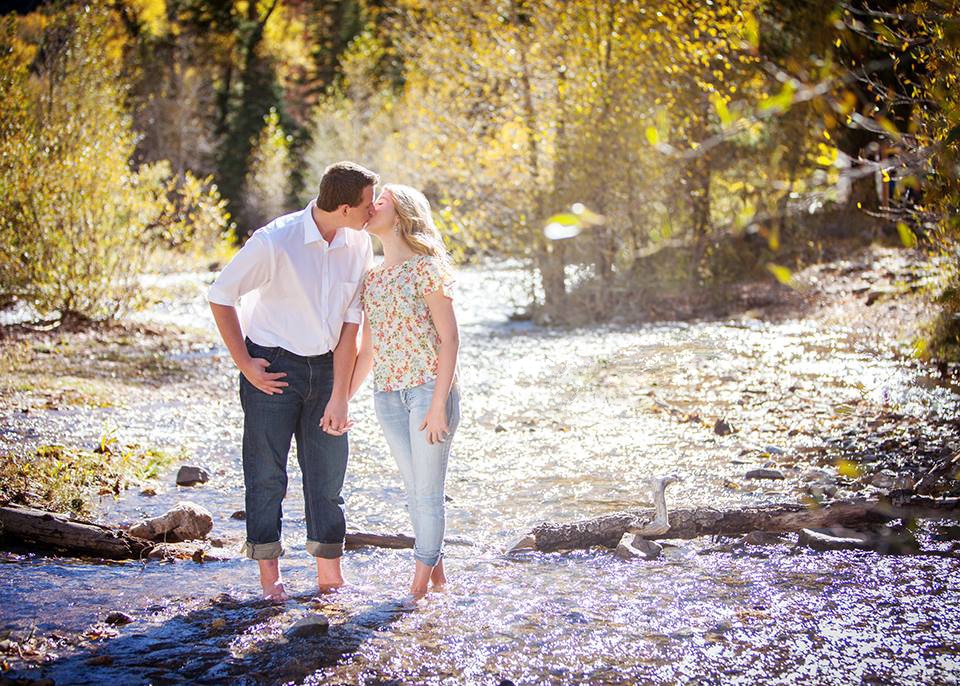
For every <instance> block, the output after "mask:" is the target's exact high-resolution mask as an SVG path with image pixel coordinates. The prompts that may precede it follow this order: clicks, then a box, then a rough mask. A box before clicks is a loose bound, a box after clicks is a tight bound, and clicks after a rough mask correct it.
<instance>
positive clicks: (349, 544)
mask: <svg viewBox="0 0 960 686" xmlns="http://www.w3.org/2000/svg"><path fill="white" fill-rule="evenodd" d="M414 540H415V539H414V538H413V536H408V535H407V534H372V533H367V532H363V531H348V532H347V535H346V537H345V539H344V543H343V545H344V547H345V548H348V549H351V548H362V547H364V546H372V547H375V548H398V549H399V548H412V547H413V544H414ZM443 542H444V543H445V544H446V545H462V546H472V545H473V542H472V541H470V540H468V539H465V538H460V537H458V536H447V537H446V538H444V539H443Z"/></svg>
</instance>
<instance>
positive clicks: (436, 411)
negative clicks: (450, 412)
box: [420, 405, 450, 445]
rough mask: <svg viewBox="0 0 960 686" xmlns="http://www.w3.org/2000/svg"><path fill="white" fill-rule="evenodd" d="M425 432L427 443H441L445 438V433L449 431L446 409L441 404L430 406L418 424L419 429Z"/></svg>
mask: <svg viewBox="0 0 960 686" xmlns="http://www.w3.org/2000/svg"><path fill="white" fill-rule="evenodd" d="M424 430H425V431H426V432H427V443H429V444H430V445H433V444H434V443H443V442H444V441H445V440H447V434H449V433H450V425H449V424H447V411H446V409H444V408H443V407H442V406H441V407H433V406H432V405H431V406H430V410H429V411H428V412H427V416H426V418H425V419H424V420H423V423H422V424H421V425H420V431H424Z"/></svg>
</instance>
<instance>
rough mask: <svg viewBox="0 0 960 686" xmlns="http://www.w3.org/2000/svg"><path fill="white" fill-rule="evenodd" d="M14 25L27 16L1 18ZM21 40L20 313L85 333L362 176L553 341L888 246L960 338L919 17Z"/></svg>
mask: <svg viewBox="0 0 960 686" xmlns="http://www.w3.org/2000/svg"><path fill="white" fill-rule="evenodd" d="M8 5H9V3H8ZM10 7H11V9H10V10H9V11H8V12H7V13H6V14H5V15H4V16H3V17H2V25H0V99H2V102H3V103H4V107H3V108H2V110H0V301H2V302H0V305H2V306H10V305H12V304H15V303H26V304H28V305H29V307H31V308H33V310H35V312H36V313H37V316H38V317H40V318H46V319H48V320H49V321H57V322H73V323H79V324H88V323H90V322H95V321H102V320H109V319H111V318H117V317H122V316H123V315H124V313H125V312H128V311H130V310H131V309H134V308H136V307H137V306H138V302H137V293H138V289H136V288H135V287H134V285H135V284H136V282H137V279H138V278H139V277H140V275H141V274H142V273H143V272H144V270H147V269H157V268H163V265H167V266H168V268H171V267H170V265H173V266H175V267H177V268H183V266H184V265H185V264H191V263H197V264H200V263H203V264H210V263H212V264H213V266H216V265H217V264H220V263H222V261H223V260H224V259H227V258H228V257H229V254H230V251H231V250H232V249H235V247H236V246H237V245H238V244H240V243H242V241H243V240H244V239H245V237H246V236H248V235H249V234H250V233H251V232H252V231H254V230H255V229H256V228H258V227H259V226H262V225H263V224H265V223H266V222H267V221H269V220H270V219H271V218H273V217H275V216H277V215H280V214H284V213H286V212H289V211H292V210H295V209H297V208H299V207H302V206H304V205H305V204H306V202H307V201H308V200H309V199H310V197H311V196H312V195H314V194H315V193H316V184H317V181H318V179H319V176H320V174H321V173H322V170H323V168H324V167H325V166H326V165H327V164H330V163H331V162H334V161H337V160H339V159H352V160H355V161H358V162H361V163H363V164H365V165H367V166H370V167H371V168H373V169H375V170H376V171H377V172H379V173H380V175H381V176H382V177H383V179H384V180H388V181H395V182H402V183H408V184H411V185H413V186H416V187H418V188H421V189H423V190H424V192H425V193H426V195H427V196H428V198H429V199H430V201H431V203H432V205H433V207H434V211H435V215H436V217H437V219H438V223H439V225H440V228H441V230H442V231H443V232H444V235H445V237H446V240H447V242H448V246H449V248H450V250H451V252H452V253H453V255H454V256H455V257H456V259H457V260H458V261H460V262H471V261H474V262H480V261H482V260H484V259H489V258H497V259H504V258H512V259H516V260H519V261H520V263H521V264H523V265H524V266H525V267H526V268H527V269H529V270H530V274H531V277H532V278H531V284H532V287H531V295H530V302H529V303H528V305H529V307H528V310H527V312H528V314H529V315H530V316H533V317H534V318H536V319H537V320H538V321H540V322H552V323H564V322H571V323H583V322H589V321H604V320H607V319H610V318H612V317H637V318H642V317H643V316H644V313H646V312H648V311H649V309H650V306H651V303H654V302H659V301H662V300H663V299H664V298H665V297H670V298H676V297H682V298H685V299H687V300H690V301H695V302H697V303H699V304H701V305H703V306H704V307H705V308H706V309H707V311H709V308H710V307H711V306H712V305H714V304H716V303H717V302H718V301H719V300H720V299H723V298H725V297H726V295H725V293H726V291H725V288H726V287H728V286H730V285H731V284H743V283H750V282H753V281H756V280H759V279H771V280H773V279H775V280H778V281H780V282H781V283H783V284H784V285H786V286H789V285H791V284H792V282H793V274H794V272H795V271H796V270H797V269H799V268H802V267H803V266H804V265H807V264H810V263H813V262H816V261H818V260H823V259H825V258H828V257H830V258H835V257H836V256H837V255H842V254H844V252H847V251H852V250H854V249H855V248H856V247H857V246H863V245H866V244H869V243H871V242H876V241H880V242H884V241H886V242H888V243H896V244H898V245H902V246H903V247H904V249H908V250H913V251H918V252H920V253H921V254H922V255H924V257H925V259H928V260H929V264H930V265H931V269H935V271H936V274H935V276H936V278H935V279H933V280H932V281H930V283H933V284H934V285H933V286H932V287H931V293H930V297H931V299H932V301H934V302H935V303H936V307H935V308H934V309H933V310H932V311H931V313H930V317H929V318H928V319H924V320H923V321H918V322H917V325H916V350H917V352H918V354H920V355H922V356H928V357H929V356H935V357H940V358H954V359H955V358H957V357H958V350H960V346H958V341H960V339H958V334H960V319H958V314H957V313H958V310H960V288H958V284H960V281H958V267H960V257H958V255H960V253H958V250H957V240H958V238H960V218H958V214H957V211H956V208H957V206H958V201H960V186H958V171H960V159H958V153H960V149H958V145H960V143H958V139H960V109H958V93H960V88H958V83H957V81H958V74H960V16H958V8H957V6H956V4H955V3H952V2H937V1H935V0H920V1H913V2H894V1H879V0H851V1H849V2H839V3H838V2H832V1H829V2H828V1H825V0H811V1H809V2H808V1H801V0H768V1H760V0H745V1H743V2H728V1H727V0H712V1H706V2H702V1H699V0H697V1H693V0H689V1H688V0H681V1H678V2H669V3H668V2H654V1H652V0H571V1H554V0H544V1H542V2H525V1H522V0H500V1H481V0H452V1H451V2H443V3H432V2H422V1H418V0H392V1H388V0H383V1H378V0H344V1H339V2H338V1H334V0H208V1H201V0H114V1H113V2H100V3H83V2H47V3H38V2H19V3H13V4H12V5H10Z"/></svg>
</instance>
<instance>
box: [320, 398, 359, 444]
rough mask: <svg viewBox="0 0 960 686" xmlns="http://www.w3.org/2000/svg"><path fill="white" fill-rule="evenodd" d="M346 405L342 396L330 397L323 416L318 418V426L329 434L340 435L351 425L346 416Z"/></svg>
mask: <svg viewBox="0 0 960 686" xmlns="http://www.w3.org/2000/svg"><path fill="white" fill-rule="evenodd" d="M348 406H349V404H348V403H347V401H346V399H344V398H330V401H329V402H328V403H327V406H326V408H324V410H323V417H322V418H321V419H320V428H321V429H323V430H324V431H326V432H327V433H328V434H330V435H331V436H342V435H343V434H345V433H346V432H347V431H349V430H350V429H351V428H352V427H353V422H352V421H350V419H349V416H348Z"/></svg>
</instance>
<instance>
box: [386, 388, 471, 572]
mask: <svg viewBox="0 0 960 686" xmlns="http://www.w3.org/2000/svg"><path fill="white" fill-rule="evenodd" d="M435 386H436V379H431V380H430V381H427V382H426V383H423V384H421V385H419V386H414V387H412V388H405V389H402V390H399V391H376V392H375V393H374V394H373V405H374V408H375V409H376V412H377V419H378V420H379V421H380V426H382V427H383V433H384V435H385V436H386V439H387V445H388V446H390V452H392V453H393V457H394V458H395V459H396V461H397V466H398V467H399V468H400V476H401V477H403V485H404V487H405V488H406V491H407V509H408V510H409V511H410V519H411V521H412V522H413V535H414V536H415V537H416V542H415V543H414V547H413V557H414V559H416V560H418V561H419V562H422V563H424V564H425V565H429V566H431V567H432V566H434V565H435V564H437V562H439V561H440V558H441V556H442V555H443V534H444V529H445V528H446V511H445V507H444V481H445V480H446V476H447V460H448V459H449V457H450V444H451V442H452V441H453V434H454V432H455V431H456V430H457V425H458V424H459V423H460V391H459V389H458V388H457V384H456V382H454V384H453V388H451V390H450V394H449V395H448V396H447V424H448V425H449V427H450V433H449V434H447V438H446V439H445V440H444V441H443V442H441V443H434V444H433V445H430V444H429V443H428V442H427V432H426V431H425V430H424V431H421V430H420V425H421V424H422V423H423V420H424V419H425V418H426V416H427V411H428V410H429V409H430V402H431V401H432V400H433V389H434V387H435Z"/></svg>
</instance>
